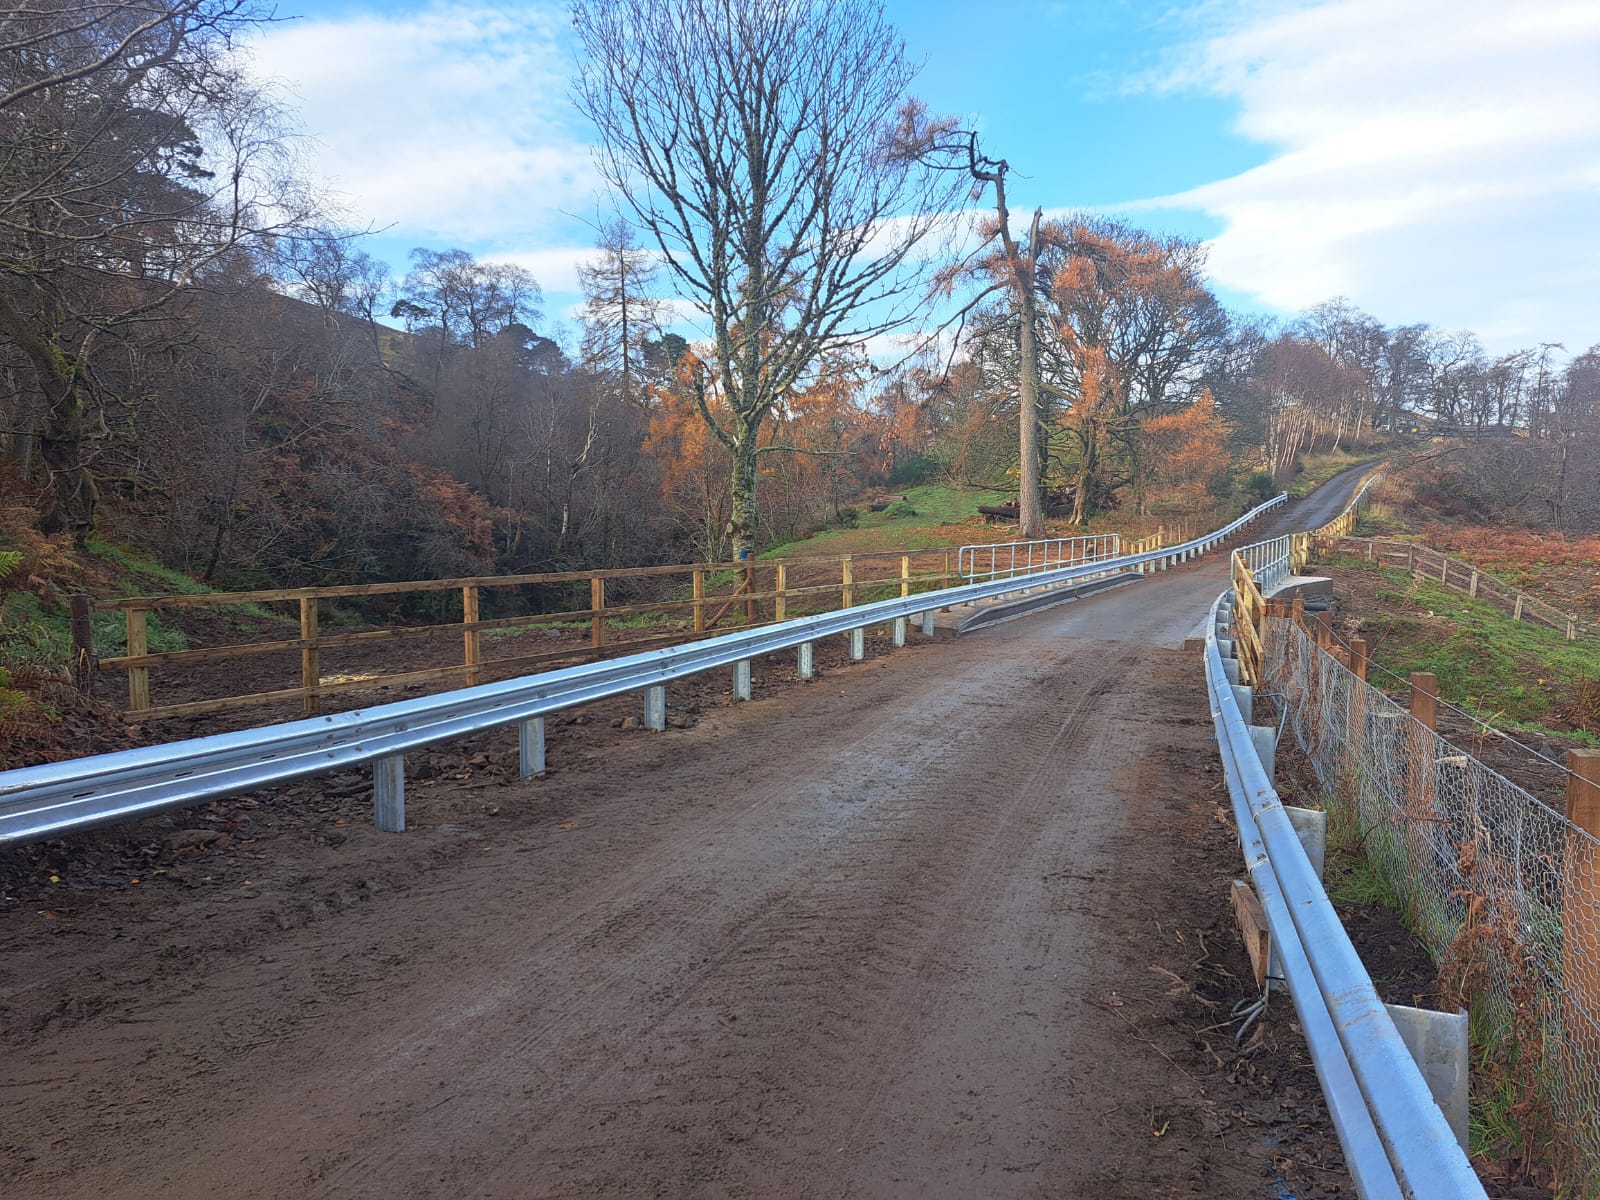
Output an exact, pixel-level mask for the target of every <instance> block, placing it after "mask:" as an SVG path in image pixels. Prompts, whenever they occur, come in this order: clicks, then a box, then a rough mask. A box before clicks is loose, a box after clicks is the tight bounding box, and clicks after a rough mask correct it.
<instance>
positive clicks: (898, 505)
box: [883, 500, 917, 517]
mask: <svg viewBox="0 0 1600 1200" xmlns="http://www.w3.org/2000/svg"><path fill="white" fill-rule="evenodd" d="M883 515H884V516H886V517H914V516H916V515H917V510H916V509H914V508H912V507H911V505H910V504H908V503H906V501H904V500H896V501H895V502H894V503H893V504H891V505H889V507H888V508H886V509H884V510H883Z"/></svg>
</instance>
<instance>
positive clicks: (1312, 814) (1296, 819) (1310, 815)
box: [1283, 805, 1328, 879]
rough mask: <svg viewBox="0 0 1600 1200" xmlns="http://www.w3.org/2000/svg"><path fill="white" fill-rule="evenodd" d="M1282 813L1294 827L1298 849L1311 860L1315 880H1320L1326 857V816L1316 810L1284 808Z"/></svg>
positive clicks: (1286, 806) (1319, 810)
mask: <svg viewBox="0 0 1600 1200" xmlns="http://www.w3.org/2000/svg"><path fill="white" fill-rule="evenodd" d="M1283 811H1284V812H1285V813H1286V814H1287V815H1288V817H1289V824H1290V825H1292V826H1294V832H1295V836H1296V837H1298V838H1299V839H1300V847H1301V849H1303V850H1304V851H1305V852H1306V857H1307V858H1308V859H1310V860H1311V867H1312V870H1314V871H1316V873H1317V878H1318V879H1321V878H1322V869H1323V866H1324V864H1325V863H1326V861H1327V857H1328V814H1327V813H1325V812H1323V811H1322V810H1321V809H1316V808H1290V807H1289V806H1288V805H1285V806H1284V809H1283Z"/></svg>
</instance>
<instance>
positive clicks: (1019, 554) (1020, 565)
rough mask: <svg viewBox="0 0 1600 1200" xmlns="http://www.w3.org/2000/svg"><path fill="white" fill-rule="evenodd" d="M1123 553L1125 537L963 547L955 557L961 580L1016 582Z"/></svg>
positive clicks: (1103, 535)
mask: <svg viewBox="0 0 1600 1200" xmlns="http://www.w3.org/2000/svg"><path fill="white" fill-rule="evenodd" d="M1121 553H1122V536H1121V535H1120V534H1116V533H1096V534H1086V535H1084V536H1081V537H1070V538H1043V539H1040V540H1037V541H1031V542H990V543H987V544H985V545H970V546H962V547H961V549H960V551H959V552H958V553H957V555H956V574H957V575H958V576H960V577H961V578H962V579H971V580H978V579H1015V578H1016V577H1017V576H1018V575H1032V574H1034V573H1035V572H1037V571H1049V570H1051V569H1053V568H1055V567H1066V566H1072V565H1074V564H1077V563H1086V562H1098V561H1100V560H1102V559H1108V558H1116V557H1118V556H1119V555H1120V554H1121Z"/></svg>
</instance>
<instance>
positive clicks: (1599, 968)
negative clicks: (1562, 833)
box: [1561, 750, 1600, 1075]
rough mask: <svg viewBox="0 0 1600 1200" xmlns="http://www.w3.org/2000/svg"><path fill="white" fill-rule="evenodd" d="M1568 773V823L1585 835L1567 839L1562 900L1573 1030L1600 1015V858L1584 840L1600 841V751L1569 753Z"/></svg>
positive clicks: (1571, 1050)
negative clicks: (1595, 838) (1593, 838)
mask: <svg viewBox="0 0 1600 1200" xmlns="http://www.w3.org/2000/svg"><path fill="white" fill-rule="evenodd" d="M1567 769H1568V770H1569V771H1571V772H1572V774H1571V775H1569V776H1568V777H1567V820H1569V821H1571V822H1572V823H1573V824H1574V825H1576V826H1577V827H1578V830H1582V831H1583V832H1582V833H1579V832H1578V831H1577V830H1570V831H1569V832H1568V833H1567V846H1566V887H1565V889H1564V895H1563V896H1562V899H1561V927H1562V948H1561V962H1562V980H1563V983H1564V984H1565V991H1566V993H1567V1003H1568V1004H1569V1005H1570V1006H1571V1009H1572V1018H1573V1019H1572V1023H1571V1024H1570V1025H1569V1026H1568V1028H1569V1029H1570V1028H1581V1027H1582V1026H1583V1024H1584V1023H1585V1022H1587V1021H1593V1020H1594V1019H1595V1015H1596V1014H1597V1013H1600V854H1597V853H1596V848H1595V845H1594V843H1593V842H1592V841H1590V839H1589V837H1585V836H1584V834H1588V835H1590V836H1592V837H1600V750H1568V751H1567ZM1576 1040H1577V1039H1569V1045H1568V1047H1567V1054H1569V1055H1576V1054H1577V1052H1578V1046H1577V1045H1576V1044H1574V1043H1575V1042H1576ZM1591 1051H1592V1047H1591ZM1569 1061H1571V1062H1572V1065H1573V1067H1574V1068H1575V1069H1576V1070H1575V1073H1577V1074H1579V1075H1587V1073H1588V1072H1590V1071H1592V1070H1593V1069H1594V1066H1595V1064H1594V1062H1593V1061H1592V1060H1591V1061H1589V1062H1583V1061H1574V1060H1571V1059H1569Z"/></svg>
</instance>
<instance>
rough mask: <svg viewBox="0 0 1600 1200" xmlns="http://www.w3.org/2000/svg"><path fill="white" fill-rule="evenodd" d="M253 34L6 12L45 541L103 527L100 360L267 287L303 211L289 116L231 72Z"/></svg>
mask: <svg viewBox="0 0 1600 1200" xmlns="http://www.w3.org/2000/svg"><path fill="white" fill-rule="evenodd" d="M252 20H253V18H252V15H251V9H250V6H248V5H247V4H245V3H242V2H240V0H119V2H109V0H108V2H103V3H71V2H67V0H37V2H36V3H30V4H11V5H7V6H5V7H3V8H0V116H3V120H0V334H4V335H5V339H6V343H8V344H7V345H5V349H6V351H7V357H8V358H9V360H10V365H11V366H12V367H13V372H14V375H15V377H16V378H17V380H18V387H19V392H20V393H25V395H23V396H21V397H19V402H18V403H17V404H16V409H17V415H18V416H19V417H22V418H25V419H26V420H27V421H28V423H29V424H28V427H27V428H26V429H24V430H23V432H22V441H23V442H24V443H25V444H27V445H29V446H32V445H33V444H35V443H36V444H37V447H38V452H39V458H40V460H42V463H43V466H44V468H45V470H46V471H47V473H48V479H47V485H46V496H45V512H44V515H43V518H42V521H41V527H42V528H44V529H45V530H47V531H70V532H71V533H72V534H73V535H74V536H75V537H76V538H78V539H79V540H80V541H81V540H82V539H84V538H86V537H87V536H88V534H89V532H90V531H91V530H92V528H93V525H94V516H95V504H96V499H97V483H96V476H95V460H96V457H97V454H98V452H99V447H100V446H101V445H102V444H103V443H104V440H105V419H104V408H103V401H104V394H103V389H102V388H101V386H100V373H99V356H100V355H101V353H102V352H103V351H105V350H106V349H107V347H108V346H114V345H116V344H117V343H118V342H122V343H127V342H129V341H130V340H133V339H137V338H140V337H145V336H148V335H150V334H151V333H152V331H155V330H157V329H159V326H160V322H162V321H163V320H167V319H170V318H172V317H174V316H175V315H177V314H176V312H175V307H176V304H177V302H178V301H179V300H180V299H181V298H182V297H183V296H184V295H186V294H192V293H193V292H194V291H195V290H196V289H198V288H203V287H210V286H229V285H231V284H233V283H236V282H238V281H240V280H244V279H247V278H251V277H253V275H254V271H253V269H252V268H251V267H250V265H249V263H248V261H247V260H248V259H249V257H250V254H251V253H252V252H253V249H254V247H256V246H258V245H259V244H260V243H261V242H262V241H263V240H264V238H265V237H266V236H268V235H269V234H270V233H272V232H275V231H282V230H284V229H286V228H292V227H294V226H296V225H297V223H298V222H299V220H300V219H301V218H302V217H303V216H304V214H305V209H306V201H305V198H304V197H303V196H302V195H300V194H299V193H298V190H297V188H296V187H295V186H294V184H293V180H292V175H291V173H290V171H289V167H290V166H291V165H292V164H290V163H289V161H288V159H287V155H286V150H285V147H286V144H287V140H286V138H285V135H284V133H283V126H282V116H281V114H280V113H279V112H278V110H277V108H276V106H275V105H274V104H273V103H272V102H271V100H270V99H269V98H267V97H266V96H264V95H263V94H262V93H261V91H260V90H259V89H258V88H257V87H255V86H254V85H253V84H252V83H251V82H250V81H249V79H248V78H247V76H246V75H245V74H244V72H243V71H242V70H241V69H240V68H239V66H238V65H237V64H236V63H235V62H234V60H233V58H232V54H231V45H230V38H231V37H232V35H233V34H235V33H236V32H238V31H240V30H241V29H243V28H245V27H247V26H248V25H249V24H250V23H251V22H252Z"/></svg>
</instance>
